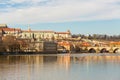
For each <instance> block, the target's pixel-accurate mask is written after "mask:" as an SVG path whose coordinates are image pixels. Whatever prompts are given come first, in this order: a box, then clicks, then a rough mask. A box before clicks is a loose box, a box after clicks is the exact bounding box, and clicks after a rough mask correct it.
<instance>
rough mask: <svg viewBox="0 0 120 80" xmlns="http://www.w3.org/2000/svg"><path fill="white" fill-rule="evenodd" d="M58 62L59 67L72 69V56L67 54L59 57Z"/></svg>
mask: <svg viewBox="0 0 120 80" xmlns="http://www.w3.org/2000/svg"><path fill="white" fill-rule="evenodd" d="M57 62H58V64H59V66H64V67H65V68H66V69H69V67H70V54H67V55H65V56H58V58H57Z"/></svg>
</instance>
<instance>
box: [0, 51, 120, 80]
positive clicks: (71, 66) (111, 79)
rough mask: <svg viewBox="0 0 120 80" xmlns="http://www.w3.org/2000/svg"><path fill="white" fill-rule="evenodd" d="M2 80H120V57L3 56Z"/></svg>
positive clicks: (74, 55)
mask: <svg viewBox="0 0 120 80" xmlns="http://www.w3.org/2000/svg"><path fill="white" fill-rule="evenodd" d="M0 80H120V55H119V54H108V53H106V54H84V53H83V54H39V55H38V54H36V55H0Z"/></svg>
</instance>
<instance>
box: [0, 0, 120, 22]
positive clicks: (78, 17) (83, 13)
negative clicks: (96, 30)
mask: <svg viewBox="0 0 120 80" xmlns="http://www.w3.org/2000/svg"><path fill="white" fill-rule="evenodd" d="M0 2H1V1H0ZM1 3H2V4H0V6H1V5H3V4H4V5H5V6H4V7H3V8H0V23H8V24H15V23H21V24H30V23H43V22H66V21H91V20H109V19H120V15H119V14H120V5H119V4H120V1H119V0H96V1H95V0H6V1H2V2H1Z"/></svg>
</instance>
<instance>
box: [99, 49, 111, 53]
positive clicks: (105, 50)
mask: <svg viewBox="0 0 120 80" xmlns="http://www.w3.org/2000/svg"><path fill="white" fill-rule="evenodd" d="M108 52H109V51H108V50H107V49H106V48H102V49H101V50H100V53H108Z"/></svg>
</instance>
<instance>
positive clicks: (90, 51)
mask: <svg viewBox="0 0 120 80" xmlns="http://www.w3.org/2000/svg"><path fill="white" fill-rule="evenodd" d="M88 52H89V53H96V50H95V49H94V48H90V49H89V50H88Z"/></svg>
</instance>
